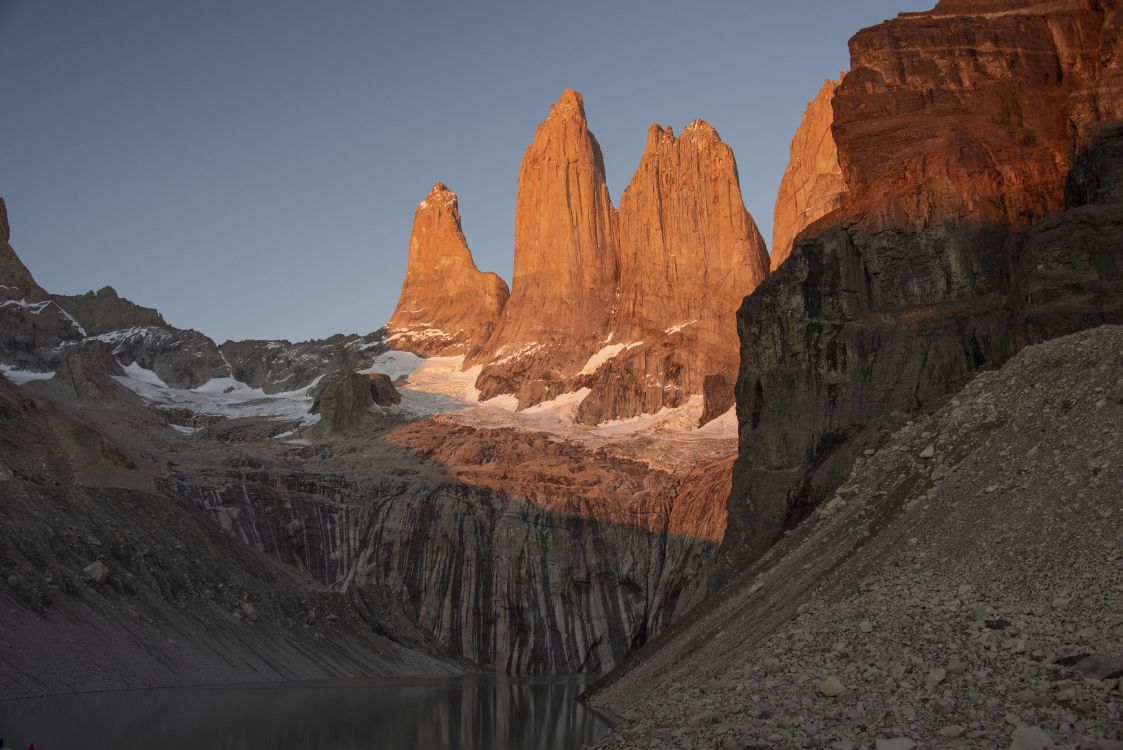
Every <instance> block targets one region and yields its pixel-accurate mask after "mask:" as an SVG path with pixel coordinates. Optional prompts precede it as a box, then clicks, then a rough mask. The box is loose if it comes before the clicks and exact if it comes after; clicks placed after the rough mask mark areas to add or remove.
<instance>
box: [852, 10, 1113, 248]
mask: <svg viewBox="0 0 1123 750" xmlns="http://www.w3.org/2000/svg"><path fill="white" fill-rule="evenodd" d="M1117 12H1118V10H1117V9H1116V8H1115V4H1114V3H1110V4H1104V6H1103V7H1101V5H1100V4H1099V3H1090V2H1085V1H1084V0H1047V1H1046V2H1040V1H1039V0H1016V1H1014V2H975V1H974V0H950V1H949V0H944V1H943V2H940V3H939V4H938V5H937V6H936V8H935V9H934V10H932V11H928V12H925V13H905V14H902V15H900V16H898V17H897V18H896V19H894V20H891V21H886V22H885V23H882V24H878V25H877V26H872V27H870V28H868V29H864V30H862V31H860V32H858V33H857V34H855V35H854V37H853V38H852V39H851V40H850V57H851V69H850V72H848V73H847V74H846V75H845V76H844V77H843V79H842V83H841V84H840V85H839V86H838V88H837V89H836V91H835V94H834V99H833V105H834V126H833V132H834V137H835V141H836V142H837V145H838V154H839V163H840V164H841V166H842V171H843V175H844V178H845V182H846V185H847V188H848V190H849V194H848V196H847V200H846V203H845V211H846V213H847V215H850V216H855V217H859V218H860V219H861V220H862V221H863V223H864V224H865V225H866V226H869V227H871V228H875V227H876V228H881V227H907V226H915V225H923V224H926V223H934V222H939V221H956V220H960V219H969V220H971V221H972V222H974V223H977V224H983V223H987V222H990V223H996V224H1000V225H1003V226H1013V227H1022V226H1026V225H1028V224H1030V223H1032V222H1034V221H1036V220H1039V219H1041V218H1043V217H1045V216H1047V215H1049V214H1051V213H1055V212H1057V211H1059V210H1061V208H1062V207H1063V203H1062V200H1061V198H1062V191H1061V186H1062V185H1063V183H1064V179H1065V174H1066V172H1067V169H1068V162H1069V157H1070V155H1071V151H1072V142H1073V135H1074V133H1073V130H1074V126H1075V130H1076V131H1077V132H1078V133H1079V134H1080V135H1087V133H1088V131H1089V130H1090V129H1092V127H1093V126H1094V123H1096V122H1101V121H1105V120H1111V119H1115V118H1117V117H1119V112H1118V108H1119V107H1120V106H1123V104H1121V103H1120V102H1119V101H1112V98H1111V96H1110V95H1109V96H1107V97H1104V96H1102V95H1101V94H1104V93H1108V94H1110V91H1104V90H1103V86H1104V85H1105V84H1107V83H1108V82H1109V81H1110V80H1112V79H1113V78H1114V77H1115V76H1116V75H1117V72H1116V67H1115V66H1116V64H1115V62H1114V56H1115V53H1116V50H1115V45H1117V44H1118V39H1116V38H1115V37H1116V34H1115V31H1114V29H1115V28H1116V26H1115V21H1116V19H1115V16H1116V14H1117ZM1105 63H1107V64H1106V65H1105ZM1089 100H1094V101H1095V102H1096V104H1095V106H1088V105H1087V102H1088V101H1089Z"/></svg>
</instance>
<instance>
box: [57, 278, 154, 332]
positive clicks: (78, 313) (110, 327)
mask: <svg viewBox="0 0 1123 750" xmlns="http://www.w3.org/2000/svg"><path fill="white" fill-rule="evenodd" d="M51 298H52V299H54V300H55V302H57V303H58V304H59V306H60V307H62V308H63V309H64V310H66V311H67V312H68V313H70V314H71V315H73V316H74V319H75V320H77V321H78V323H79V324H80V325H81V326H82V328H84V329H86V333H87V334H89V335H90V336H100V335H101V334H103V333H109V332H110V331H116V330H120V329H124V328H137V327H148V326H152V327H155V328H166V329H170V328H171V326H169V325H168V323H167V321H165V320H164V316H163V315H161V314H160V313H159V312H158V311H157V310H154V309H153V308H151V307H142V306H141V305H138V304H136V303H135V302H132V301H130V300H127V299H125V298H124V297H122V296H120V295H119V294H117V290H116V289H114V288H113V287H111V286H106V287H102V288H101V289H99V290H97V291H96V292H93V291H90V292H86V293H85V294H74V295H65V294H53V295H51Z"/></svg>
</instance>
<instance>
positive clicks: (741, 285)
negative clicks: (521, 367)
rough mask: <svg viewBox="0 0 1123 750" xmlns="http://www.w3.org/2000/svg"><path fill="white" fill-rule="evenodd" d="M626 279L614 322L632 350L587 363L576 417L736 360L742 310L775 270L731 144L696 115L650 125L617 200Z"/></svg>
mask: <svg viewBox="0 0 1123 750" xmlns="http://www.w3.org/2000/svg"><path fill="white" fill-rule="evenodd" d="M619 252H620V261H619V281H618V282H617V287H616V304H615V307H614V309H613V314H612V317H611V319H610V321H609V324H608V330H609V331H610V332H611V338H612V342H611V343H609V342H607V341H606V342H605V343H606V345H607V346H611V345H612V344H613V343H615V344H616V345H617V346H620V345H623V346H625V347H626V349H624V350H622V351H620V352H618V353H616V354H615V355H614V356H612V357H611V358H609V359H607V360H606V361H605V363H604V364H603V365H600V366H599V367H596V368H589V369H591V370H592V372H590V373H589V375H590V376H591V377H589V378H588V380H587V382H586V385H587V387H590V389H591V393H590V394H589V395H588V396H587V397H586V398H585V399H584V400H583V401H582V403H581V407H580V409H579V411H578V419H579V420H580V421H582V422H585V423H588V424H595V423H598V422H602V421H605V420H608V419H616V418H619V417H628V416H633V415H635V414H642V413H648V414H653V413H655V412H657V411H659V410H660V409H662V408H663V407H675V406H679V405H681V404H682V403H684V402H685V401H686V399H687V398H688V397H689V396H690V395H691V394H700V393H703V391H704V389H703V380H704V379H705V377H706V376H707V375H710V374H713V373H716V372H719V371H720V370H722V369H723V368H726V367H730V366H733V365H734V364H736V362H737V347H736V346H735V344H734V337H733V331H734V328H735V324H734V320H735V311H736V309H737V308H738V307H739V306H740V304H741V301H742V300H743V299H744V297H745V295H746V294H748V293H750V292H752V290H753V289H755V288H756V287H757V285H758V284H759V283H760V282H761V281H763V280H764V278H765V277H766V276H767V275H768V254H767V251H766V250H765V246H764V240H763V239H762V238H761V236H760V232H759V231H758V230H757V227H756V223H755V222H754V221H753V219H752V217H751V216H750V215H749V213H748V212H747V211H746V210H745V204H744V201H743V200H742V198H741V186H740V182H739V178H738V174H737V162H736V160H735V159H734V157H733V151H732V150H731V149H730V148H729V146H727V145H726V144H725V143H723V142H722V140H721V138H720V137H719V136H718V134H717V131H716V130H714V129H713V127H711V126H710V125H709V124H708V123H706V122H704V121H702V120H696V121H695V122H693V123H691V124H690V125H688V126H687V127H686V128H685V129H684V130H683V131H682V134H681V135H679V136H678V137H677V138H676V137H675V135H674V133H673V132H672V131H671V129H670V128H669V127H667V128H662V127H659V126H658V125H652V126H651V128H650V129H649V130H648V135H647V145H646V147H645V149H644V153H643V157H642V158H641V159H640V164H639V167H638V168H637V169H636V173H635V175H634V176H633V177H632V181H631V182H630V183H629V185H628V187H627V189H625V190H624V195H623V197H622V198H621V199H620V243H619Z"/></svg>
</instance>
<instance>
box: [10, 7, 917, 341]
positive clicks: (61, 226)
mask: <svg viewBox="0 0 1123 750" xmlns="http://www.w3.org/2000/svg"><path fill="white" fill-rule="evenodd" d="M933 4H934V0H920V1H917V0H854V1H853V2H838V0H804V1H803V2H757V1H756V0H740V1H738V2H732V1H730V2H701V1H700V2H691V3H684V2H681V0H679V1H678V2H663V1H662V0H644V1H643V2H622V1H620V0H598V1H596V2H581V1H575V0H569V1H568V2H564V3H539V2H503V3H500V2H467V3H465V2H460V3H444V2H437V1H436V0H434V1H432V2H407V1H406V0H402V1H401V2H395V3H391V2H375V1H374V0H371V1H370V2H360V0H334V1H330V0H329V1H325V2H303V1H299V2H298V1H297V0H270V1H266V0H252V1H251V0H245V1H237V2H231V1H229V0H193V1H192V2H172V1H171V0H104V1H99V2H90V1H89V0H69V1H67V2H63V1H61V0H0V70H2V71H4V72H3V75H2V79H0V80H2V81H3V83H2V85H0V102H2V103H0V107H2V111H3V117H2V119H0V123H2V124H0V195H2V196H4V197H5V198H6V199H7V203H8V209H9V214H10V217H11V222H12V244H13V245H14V247H15V248H16V251H17V252H18V253H19V254H20V255H21V256H22V257H23V259H24V261H25V262H26V263H27V264H28V265H29V266H30V268H31V270H32V272H33V273H34V274H35V276H36V278H37V279H38V280H39V282H40V283H41V284H42V285H44V286H45V287H47V288H48V289H49V290H51V291H55V292H61V293H78V292H83V291H86V290H88V289H96V288H98V287H101V286H103V285H105V284H111V285H113V286H114V287H116V288H117V290H118V291H119V292H121V293H122V294H123V295H125V296H127V297H129V298H131V299H133V300H134V301H137V302H140V303H142V304H145V305H149V306H153V307H157V308H159V309H160V310H161V311H162V312H163V313H164V315H165V317H166V318H167V319H168V320H169V322H171V323H173V324H175V325H178V326H182V327H191V328H197V329H199V330H202V331H204V332H205V333H207V334H209V335H211V336H212V337H214V338H216V339H218V340H219V341H222V340H223V339H226V338H290V339H294V340H296V339H304V338H311V337H322V336H326V335H330V334H332V333H335V332H366V331H370V330H373V329H375V328H377V327H378V326H380V325H381V324H382V323H383V322H385V320H386V318H387V317H388V316H389V314H390V312H391V311H392V309H393V306H394V303H395V302H396V300H397V295H398V289H399V286H400V284H401V279H402V275H403V273H404V271H405V260H406V252H407V247H408V239H409V230H410V223H411V221H412V218H413V209H414V207H415V206H416V204H417V202H418V201H420V200H421V199H422V198H423V197H424V196H425V194H426V193H427V192H428V190H429V188H430V186H431V185H432V184H433V183H434V182H436V181H438V180H440V181H443V182H445V183H447V184H448V185H449V187H450V188H452V189H453V190H454V191H456V192H457V193H458V194H459V196H460V209H461V213H462V214H463V218H464V230H465V233H466V235H467V237H468V242H469V245H470V246H471V248H472V251H473V253H474V255H475V257H476V262H477V264H478V265H479V266H480V267H481V268H482V269H485V270H492V271H496V272H497V273H499V274H500V275H502V276H503V277H504V278H506V279H508V280H510V274H511V262H512V236H513V219H514V206H515V184H516V178H517V174H518V167H519V161H520V159H521V158H522V154H523V151H524V149H525V148H526V146H527V144H528V143H529V142H530V139H531V137H532V135H533V133H534V128H535V127H536V125H537V124H538V122H539V121H541V120H542V118H543V117H545V115H546V113H547V111H548V109H549V105H550V104H551V102H553V101H554V100H555V99H556V98H557V96H558V94H559V93H560V92H561V90H562V89H563V88H566V87H569V88H575V89H577V90H578V91H581V92H582V93H583V94H584V96H585V106H586V110H587V112H588V116H589V122H590V127H591V129H592V130H593V132H594V133H595V134H596V136H597V139H598V140H599V141H600V143H601V146H602V148H603V150H604V155H605V163H606V169H607V172H608V184H609V188H610V190H611V193H612V197H613V201H614V202H616V203H618V202H619V198H620V193H621V191H622V190H623V189H624V186H625V185H626V184H627V183H628V180H629V179H630V178H631V175H632V172H633V171H634V170H635V167H636V164H637V163H638V161H639V157H640V153H641V152H642V150H643V144H644V139H645V135H646V130H647V126H648V125H649V124H650V123H651V122H656V121H657V122H660V123H663V124H670V125H672V126H673V127H674V128H675V131H676V132H678V131H679V130H680V129H681V128H682V127H683V126H684V125H685V124H686V123H688V122H689V121H690V120H692V119H694V118H696V117H702V118H704V119H706V120H708V121H709V122H710V123H712V124H713V125H714V127H716V128H717V130H718V132H719V133H721V135H722V138H723V139H724V140H725V141H726V142H727V143H729V144H730V145H731V146H732V148H733V150H734V153H735V154H736V156H737V161H738V164H739V167H740V174H741V187H742V191H743V194H744V197H745V202H746V205H747V207H748V209H749V211H750V212H751V213H752V214H753V216H754V217H755V218H756V221H757V223H758V224H759V225H760V228H761V232H762V233H763V234H764V236H765V238H766V239H767V238H769V237H770V236H771V228H772V208H773V201H774V200H775V195H776V188H777V186H778V185H779V182H780V176H781V175H782V174H783V170H784V167H785V165H786V163H787V159H788V148H789V145H790V142H791V137H792V135H793V133H794V131H795V128H796V126H797V125H798V123H799V119H800V116H801V115H802V112H803V109H804V107H805V106H806V103H807V100H808V99H809V98H811V97H812V96H813V95H814V94H815V92H816V91H817V90H818V88H819V86H820V84H821V83H822V81H823V79H824V78H826V77H833V76H835V75H837V73H838V71H839V70H840V69H844V68H846V67H848V63H849V59H848V54H847V49H846V42H847V39H848V38H849V37H850V35H851V34H852V33H853V32H855V31H856V30H858V29H859V28H862V27H863V26H868V25H871V24H874V23H878V22H880V21H881V20H883V19H885V18H890V17H892V16H894V15H896V14H897V13H898V12H900V11H904V10H922V9H925V8H929V7H931V6H932V5H933Z"/></svg>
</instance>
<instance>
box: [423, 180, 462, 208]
mask: <svg viewBox="0 0 1123 750" xmlns="http://www.w3.org/2000/svg"><path fill="white" fill-rule="evenodd" d="M458 205H459V200H458V199H457V197H456V193H454V192H452V191H451V190H449V189H448V186H447V185H445V184H444V183H443V182H438V183H436V184H435V185H433V189H432V190H430V191H429V194H428V195H427V196H425V198H424V199H423V200H422V201H421V202H420V203H418V204H417V208H418V210H423V209H427V208H430V207H434V208H451V209H452V210H453V211H454V212H455V211H457V210H458Z"/></svg>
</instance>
